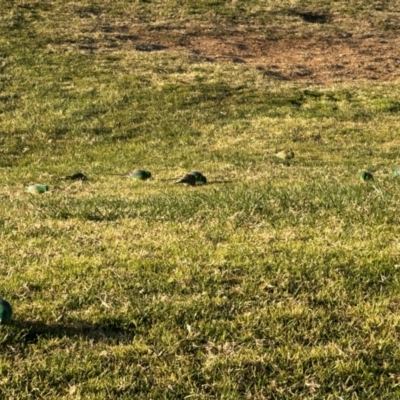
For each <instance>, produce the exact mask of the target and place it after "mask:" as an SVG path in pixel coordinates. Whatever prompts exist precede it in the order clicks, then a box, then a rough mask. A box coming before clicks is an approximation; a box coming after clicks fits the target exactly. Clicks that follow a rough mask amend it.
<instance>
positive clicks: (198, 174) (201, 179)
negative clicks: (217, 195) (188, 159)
mask: <svg viewBox="0 0 400 400" xmlns="http://www.w3.org/2000/svg"><path fill="white" fill-rule="evenodd" d="M190 174H191V175H194V176H195V178H196V183H202V184H204V185H205V184H206V183H207V178H206V177H205V176H204V175H203V174H202V173H201V172H199V171H192V172H190Z"/></svg>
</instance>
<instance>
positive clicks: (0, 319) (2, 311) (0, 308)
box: [0, 299, 12, 325]
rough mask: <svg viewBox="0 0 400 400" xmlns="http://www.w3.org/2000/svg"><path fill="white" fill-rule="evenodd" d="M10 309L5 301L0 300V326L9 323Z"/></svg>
mask: <svg viewBox="0 0 400 400" xmlns="http://www.w3.org/2000/svg"><path fill="white" fill-rule="evenodd" d="M11 316H12V308H11V305H10V303H9V302H8V301H7V300H4V299H0V325H3V324H8V323H9V322H10V321H11Z"/></svg>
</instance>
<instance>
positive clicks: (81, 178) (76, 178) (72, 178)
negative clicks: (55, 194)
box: [64, 172, 88, 182]
mask: <svg viewBox="0 0 400 400" xmlns="http://www.w3.org/2000/svg"><path fill="white" fill-rule="evenodd" d="M64 179H65V180H70V181H82V182H83V181H87V179H88V178H87V176H86V175H85V174H82V172H77V173H76V174H73V175H67V176H66V177H65V178H64Z"/></svg>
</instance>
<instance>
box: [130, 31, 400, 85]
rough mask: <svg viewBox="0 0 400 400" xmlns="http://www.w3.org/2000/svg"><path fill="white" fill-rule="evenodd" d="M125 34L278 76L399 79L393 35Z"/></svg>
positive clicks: (137, 43)
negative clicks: (267, 36)
mask: <svg viewBox="0 0 400 400" xmlns="http://www.w3.org/2000/svg"><path fill="white" fill-rule="evenodd" d="M126 34H127V35H128V36H129V37H130V38H131V40H132V45H133V46H134V47H135V48H136V49H137V50H138V51H157V50H164V51H173V52H189V53H191V54H192V55H193V59H194V60H199V61H201V60H206V61H210V62H227V61H228V62H237V63H244V64H248V65H251V66H254V67H255V68H257V69H258V70H260V71H261V72H262V73H263V74H264V75H265V76H266V77H272V78H276V79H281V80H290V81H307V82H315V83H329V82H341V81H348V80H363V79H367V80H376V81H394V80H397V79H399V78H400V68H399V67H400V35H397V34H390V35H389V34H382V33H377V34H370V35H352V34H351V33H341V34H338V35H337V36H336V37H332V36H329V37H315V36H312V35H309V37H301V38H294V37H290V38H284V37H280V38H276V39H268V38H266V37H265V36H263V35H261V34H259V33H254V32H250V33H246V32H240V31H233V32H232V31H231V32H229V31H227V32H223V31H222V32H221V30H220V31H219V32H217V33H216V34H213V33H212V32H210V31H205V32H200V31H196V32H185V31H179V30H174V29H172V30H169V29H162V28H161V29H154V28H153V29H147V30H146V29H144V28H143V27H140V28H139V27H138V28H137V29H135V28H130V29H129V32H128V33H126ZM280 36H282V35H280Z"/></svg>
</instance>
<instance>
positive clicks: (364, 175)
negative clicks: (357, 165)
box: [360, 171, 374, 182]
mask: <svg viewBox="0 0 400 400" xmlns="http://www.w3.org/2000/svg"><path fill="white" fill-rule="evenodd" d="M360 180H362V181H363V182H366V181H373V180H374V176H373V175H372V174H371V173H370V172H368V171H363V172H361V174H360Z"/></svg>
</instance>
